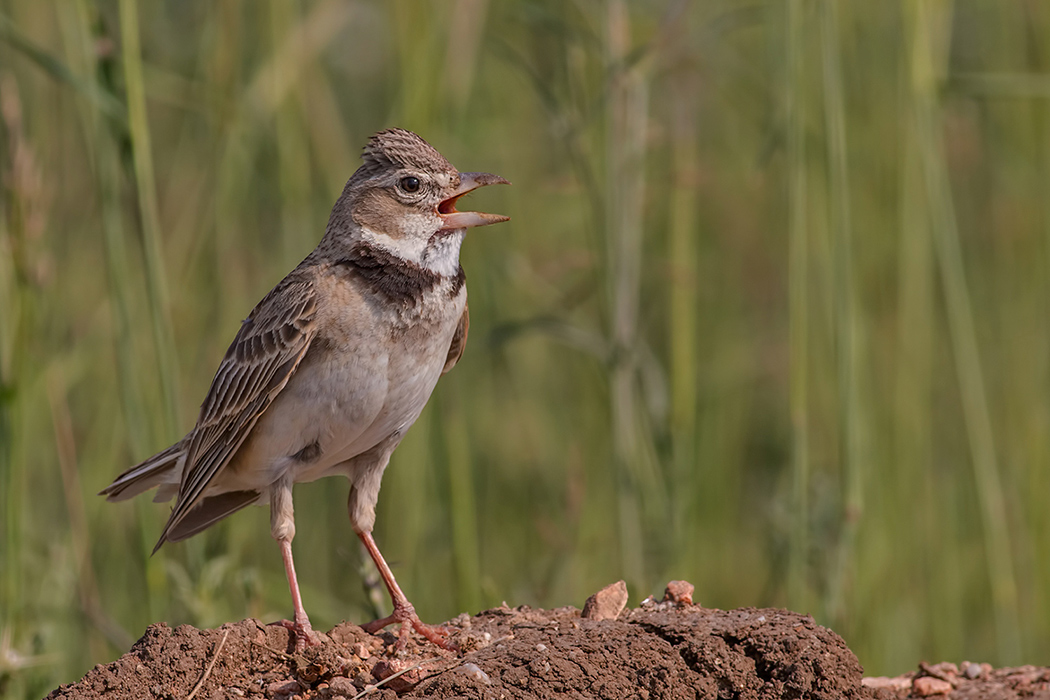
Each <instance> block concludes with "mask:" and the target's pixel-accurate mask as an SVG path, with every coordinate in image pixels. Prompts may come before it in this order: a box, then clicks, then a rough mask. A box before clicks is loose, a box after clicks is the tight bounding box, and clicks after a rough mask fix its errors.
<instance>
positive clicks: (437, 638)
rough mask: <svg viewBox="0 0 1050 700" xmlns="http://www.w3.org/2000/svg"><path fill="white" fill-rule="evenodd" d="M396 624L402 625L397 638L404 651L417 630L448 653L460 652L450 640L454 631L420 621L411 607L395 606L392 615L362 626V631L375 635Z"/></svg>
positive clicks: (398, 646)
mask: <svg viewBox="0 0 1050 700" xmlns="http://www.w3.org/2000/svg"><path fill="white" fill-rule="evenodd" d="M395 622H399V623H401V631H400V634H398V638H397V648H398V649H404V648H405V645H406V644H407V643H408V636H409V634H410V633H411V631H412V630H415V631H416V632H418V633H419V634H420V635H422V636H423V637H424V638H426V639H427V641H429V642H431V643H432V644H436V645H437V646H439V647H441V648H442V649H445V650H446V651H459V647H457V646H456V644H455V643H454V642H452V641H451V640H450V639H449V636H451V634H452V631H451V630H450V629H449V628H447V627H443V626H441V625H428V624H427V623H425V622H423V621H422V620H420V619H419V616H418V615H416V611H415V608H413V607H412V606H411V604H410V605H408V606H406V607H398V606H396V605H395V606H394V612H392V613H391V614H390V615H388V616H386V617H384V618H381V619H379V620H373V621H372V622H369V623H367V624H364V625H361V629H363V630H364V631H365V632H368V633H369V634H375V633H376V632H378V631H379V630H381V629H383V628H384V627H386V626H387V625H392V624H394V623H395Z"/></svg>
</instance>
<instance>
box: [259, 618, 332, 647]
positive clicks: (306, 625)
mask: <svg viewBox="0 0 1050 700" xmlns="http://www.w3.org/2000/svg"><path fill="white" fill-rule="evenodd" d="M270 625H271V626H274V627H283V628H285V629H286V630H288V631H289V632H291V633H292V634H293V635H294V636H295V653H296V654H299V653H302V652H303V651H304V650H305V649H306V647H308V646H311V647H316V646H320V645H321V643H322V642H321V634H320V633H319V632H314V629H313V627H311V626H310V621H309V620H307V621H306V622H293V621H292V620H278V621H277V622H271V623H270Z"/></svg>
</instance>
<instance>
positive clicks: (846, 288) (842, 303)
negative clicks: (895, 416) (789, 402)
mask: <svg viewBox="0 0 1050 700" xmlns="http://www.w3.org/2000/svg"><path fill="white" fill-rule="evenodd" d="M838 7H839V3H838V0H822V2H821V5H820V18H821V22H820V34H821V55H822V56H823V64H824V65H823V68H824V70H823V74H824V121H825V124H826V125H827V153H828V189H829V204H830V209H831V216H830V220H831V229H832V239H833V245H834V263H833V265H834V273H833V279H834V281H833V284H834V288H835V291H834V295H833V296H834V299H835V335H836V340H837V347H836V353H837V364H838V373H837V374H838V411H837V413H838V416H839V435H840V436H841V437H840V442H839V452H840V455H841V464H842V480H843V488H842V515H841V517H842V525H841V528H840V532H839V540H838V543H837V545H836V551H835V552H834V557H835V564H834V569H833V571H832V572H831V580H830V583H829V586H828V604H827V607H828V617H829V618H830V619H832V620H835V621H836V625H837V626H838V627H839V628H841V629H842V633H843V634H845V633H846V629H845V628H846V626H847V621H848V620H849V615H848V614H847V603H846V600H845V597H846V591H847V589H848V587H849V584H850V579H851V578H852V576H853V574H854V572H855V570H856V566H855V564H856V562H855V557H856V556H857V554H856V552H855V545H856V539H857V530H858V528H859V527H860V522H861V519H862V517H863V514H864V513H863V511H864V477H865V465H864V461H865V459H866V457H865V455H864V454H863V452H862V448H861V433H862V429H863V412H862V410H861V404H860V396H859V391H858V381H859V380H858V375H859V371H860V367H859V364H860V360H859V357H860V348H861V347H863V342H862V339H861V334H862V332H863V328H862V323H861V319H860V316H859V314H858V311H857V293H856V289H855V285H854V281H853V266H854V258H853V223H852V217H851V214H850V187H849V166H848V162H847V142H846V106H845V98H844V96H843V89H844V88H843V77H842V56H841V51H842V38H841V37H840V31H839V18H838Z"/></svg>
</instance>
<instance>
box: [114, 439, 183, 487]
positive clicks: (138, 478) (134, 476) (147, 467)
mask: <svg viewBox="0 0 1050 700" xmlns="http://www.w3.org/2000/svg"><path fill="white" fill-rule="evenodd" d="M184 449H185V446H184V445H183V441H179V442H177V443H175V444H174V445H172V446H171V447H169V448H168V449H166V450H163V451H161V452H158V453H157V454H155V455H153V456H152V457H150V458H149V459H147V460H145V461H144V462H140V463H138V464H136V465H135V466H134V467H131V468H130V469H128V470H127V471H126V472H124V473H123V474H121V475H120V476H118V477H117V478H116V479H114V480H113V483H112V484H110V485H109V486H107V487H106V488H104V489H102V490H101V491H99V494H98V495H100V496H105V497H106V500H108V501H123V500H125V499H128V498H132V497H133V496H137V495H139V494H140V493H142V492H143V491H148V490H149V489H151V488H153V487H154V486H159V485H161V484H163V483H164V482H165V481H169V480H171V479H170V472H171V471H172V470H173V469H175V468H176V467H177V466H178V464H179V460H180V459H182V457H183V455H184V453H185V452H184ZM174 481H175V482H178V478H175V479H174Z"/></svg>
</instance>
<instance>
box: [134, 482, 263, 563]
mask: <svg viewBox="0 0 1050 700" xmlns="http://www.w3.org/2000/svg"><path fill="white" fill-rule="evenodd" d="M260 495H261V494H260V493H259V492H258V491H229V492H227V493H220V494H218V495H216V496H209V497H207V498H205V499H203V500H201V502H200V503H199V504H198V505H196V506H194V508H193V510H191V511H189V512H188V513H186V515H185V516H183V517H182V519H181V520H179V521H178V522H177V523H175V524H174V525H171V526H170V527H168V528H165V529H166V534H164V535H163V536H161V538H160V541H159V542H157V546H156V547H154V548H153V551H154V553H156V551H157V550H158V549H160V546H161V545H162V544H164V543H165V542H179V541H180V540H184V539H186V538H187V537H192V536H193V535H196V534H197V533H198V532H200V531H201V530H205V529H207V528H209V527H211V526H212V525H214V524H215V523H217V522H219V521H220V520H222V519H223V518H225V517H226V516H227V515H231V514H233V513H236V512H237V511H239V510H240V509H241V508H244V507H245V506H250V505H251V504H253V503H255V502H256V501H258V500H259V496H260Z"/></svg>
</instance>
